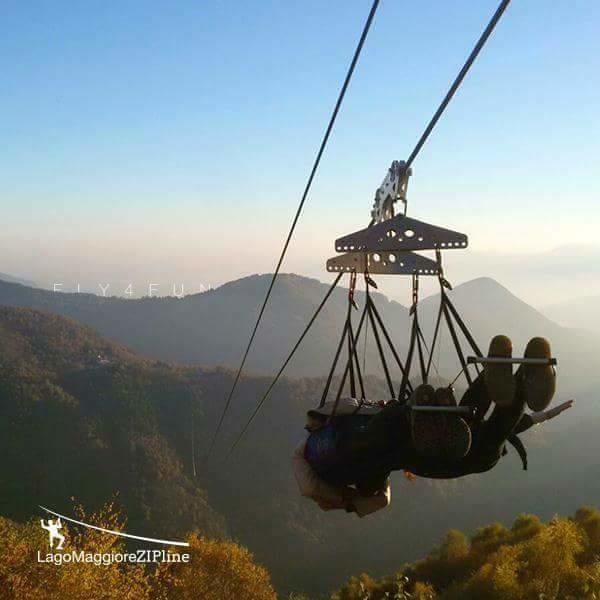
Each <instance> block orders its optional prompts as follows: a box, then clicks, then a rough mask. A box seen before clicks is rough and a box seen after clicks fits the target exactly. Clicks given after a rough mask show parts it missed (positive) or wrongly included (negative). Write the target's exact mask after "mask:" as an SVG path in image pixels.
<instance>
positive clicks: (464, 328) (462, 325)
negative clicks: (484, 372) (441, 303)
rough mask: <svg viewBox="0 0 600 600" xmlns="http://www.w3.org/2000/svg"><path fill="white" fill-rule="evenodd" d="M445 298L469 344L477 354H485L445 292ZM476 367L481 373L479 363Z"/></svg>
mask: <svg viewBox="0 0 600 600" xmlns="http://www.w3.org/2000/svg"><path fill="white" fill-rule="evenodd" d="M444 299H445V302H446V305H447V306H448V308H449V309H450V312H451V313H452V316H453V317H454V320H455V321H456V322H457V324H458V326H459V327H460V329H461V331H462V332H463V335H464V336H465V338H466V339H467V341H468V342H469V345H470V346H471V349H472V350H473V352H474V353H475V355H476V356H483V354H482V353H481V350H480V349H479V346H478V345H477V342H476V341H475V338H474V337H473V336H472V335H471V332H470V331H469V328H468V327H467V326H466V324H465V322H464V321H463V320H462V317H461V316H460V314H459V313H458V311H457V310H456V308H455V307H454V304H453V303H452V301H451V300H450V298H448V296H447V295H446V294H444ZM475 369H476V371H477V373H479V365H478V364H475Z"/></svg>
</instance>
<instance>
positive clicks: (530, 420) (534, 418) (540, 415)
mask: <svg viewBox="0 0 600 600" xmlns="http://www.w3.org/2000/svg"><path fill="white" fill-rule="evenodd" d="M573 402H574V400H568V401H567V402H563V403H562V404H559V405H558V406H555V407H554V408H550V409H548V410H541V411H540V412H534V413H531V414H529V415H523V416H522V417H521V420H520V421H519V423H518V424H517V427H516V428H515V431H514V433H516V434H519V433H523V432H524V431H527V430H528V429H530V428H531V427H533V426H534V425H537V424H538V423H543V422H544V421H548V420H549V419H554V417H557V416H558V415H560V414H561V413H562V412H564V411H565V410H567V409H568V408H571V406H573Z"/></svg>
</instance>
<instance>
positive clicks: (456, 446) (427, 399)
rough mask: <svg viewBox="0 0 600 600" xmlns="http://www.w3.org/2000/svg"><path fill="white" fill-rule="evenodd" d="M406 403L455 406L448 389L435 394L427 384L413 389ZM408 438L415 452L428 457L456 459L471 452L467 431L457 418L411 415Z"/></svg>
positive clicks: (433, 414)
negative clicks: (410, 436)
mask: <svg viewBox="0 0 600 600" xmlns="http://www.w3.org/2000/svg"><path fill="white" fill-rule="evenodd" d="M409 404H411V405H413V406H456V401H455V400H454V396H453V395H452V390H451V389H450V388H439V389H438V390H436V391H435V392H434V391H433V388H432V387H431V386H430V385H421V386H419V387H418V388H416V389H415V391H414V392H413V394H412V396H411V399H410V400H409ZM411 435H412V440H413V444H414V446H415V450H416V451H417V453H418V454H420V455H421V456H426V457H429V458H445V459H449V460H453V459H459V458H462V457H464V456H466V454H467V453H468V452H469V450H470V449H471V430H470V429H469V426H468V425H467V424H466V422H465V421H464V420H463V419H461V418H460V417H459V416H458V415H452V414H444V413H422V412H416V411H413V412H412V413H411Z"/></svg>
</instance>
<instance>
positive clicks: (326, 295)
mask: <svg viewBox="0 0 600 600" xmlns="http://www.w3.org/2000/svg"><path fill="white" fill-rule="evenodd" d="M343 274H344V273H339V274H338V276H337V277H336V278H335V279H334V281H333V283H332V284H331V286H330V288H329V290H328V291H327V293H326V294H325V297H324V298H323V300H321V303H320V304H319V306H318V307H317V309H316V310H315V312H314V314H313V316H312V317H311V318H310V321H309V322H308V323H307V324H306V327H305V328H304V331H303V332H302V334H301V335H300V337H299V338H298V341H297V342H296V343H295V344H294V347H293V348H292V349H291V351H290V353H289V354H288V357H287V358H286V359H285V361H284V362H283V365H281V368H280V369H279V371H278V372H277V375H275V378H274V379H273V381H272V382H271V384H270V385H269V387H268V388H267V391H266V392H265V393H264V394H263V397H262V398H261V399H260V402H259V403H258V404H257V405H256V407H255V408H254V411H253V412H252V414H251V415H250V418H249V419H248V420H247V421H246V424H245V425H244V428H243V429H242V430H241V431H240V433H239V434H238V435H237V437H236V439H235V442H234V443H233V444H232V446H231V448H230V449H229V452H228V453H227V456H226V457H225V458H226V459H227V458H229V456H231V454H232V452H233V451H234V450H235V447H236V446H237V444H238V442H240V441H241V439H242V438H243V437H244V435H245V434H246V431H248V429H249V427H250V425H252V421H254V419H255V417H256V415H258V413H259V412H260V409H261V408H262V405H263V404H264V403H265V402H266V401H267V398H268V397H269V396H270V395H271V392H272V391H273V388H274V387H275V385H276V384H277V382H278V381H279V378H280V377H281V376H282V375H283V372H284V371H285V368H286V367H287V366H288V363H289V362H290V360H292V358H293V356H294V354H296V350H298V348H299V347H300V344H301V343H302V340H303V339H304V338H305V336H306V334H307V333H308V332H309V330H310V328H311V327H312V324H313V323H314V322H315V320H316V318H317V317H318V316H319V313H320V312H321V310H322V309H323V307H324V306H325V304H327V300H329V297H330V296H331V294H332V293H333V290H334V289H335V288H336V286H337V284H338V283H339V281H340V279H341V278H342V275H343Z"/></svg>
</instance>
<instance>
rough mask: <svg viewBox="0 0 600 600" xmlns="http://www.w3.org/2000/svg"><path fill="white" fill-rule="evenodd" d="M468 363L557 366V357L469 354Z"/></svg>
mask: <svg viewBox="0 0 600 600" xmlns="http://www.w3.org/2000/svg"><path fill="white" fill-rule="evenodd" d="M467 363H468V364H470V365H473V364H479V365H532V366H538V367H547V366H555V365H557V364H558V361H557V360H556V358H504V357H501V356H469V357H467Z"/></svg>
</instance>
